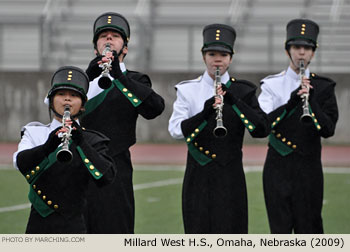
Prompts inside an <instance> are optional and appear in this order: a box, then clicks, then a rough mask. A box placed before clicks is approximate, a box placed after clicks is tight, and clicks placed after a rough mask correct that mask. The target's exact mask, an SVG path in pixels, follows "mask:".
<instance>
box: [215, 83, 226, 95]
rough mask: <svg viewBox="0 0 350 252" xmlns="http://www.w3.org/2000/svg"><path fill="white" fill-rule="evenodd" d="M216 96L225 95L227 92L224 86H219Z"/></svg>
mask: <svg viewBox="0 0 350 252" xmlns="http://www.w3.org/2000/svg"><path fill="white" fill-rule="evenodd" d="M216 94H218V95H225V94H226V91H224V89H223V86H222V85H218V86H217V88H216Z"/></svg>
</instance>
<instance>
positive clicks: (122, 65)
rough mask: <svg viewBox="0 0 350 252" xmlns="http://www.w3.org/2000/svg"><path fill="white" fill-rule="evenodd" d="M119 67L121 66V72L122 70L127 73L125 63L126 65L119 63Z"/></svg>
mask: <svg viewBox="0 0 350 252" xmlns="http://www.w3.org/2000/svg"><path fill="white" fill-rule="evenodd" d="M119 66H120V70H121V71H122V72H125V71H126V66H125V63H124V62H120V63H119Z"/></svg>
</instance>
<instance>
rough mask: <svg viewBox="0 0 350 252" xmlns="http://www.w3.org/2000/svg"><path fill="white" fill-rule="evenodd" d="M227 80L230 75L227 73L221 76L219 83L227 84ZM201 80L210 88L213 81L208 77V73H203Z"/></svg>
mask: <svg viewBox="0 0 350 252" xmlns="http://www.w3.org/2000/svg"><path fill="white" fill-rule="evenodd" d="M229 79H230V75H229V74H228V72H227V71H226V72H225V73H224V74H223V75H221V83H223V84H226V82H228V81H229ZM203 80H204V81H205V82H206V83H208V84H209V85H211V86H212V85H213V83H214V80H213V79H212V78H211V77H210V75H209V74H208V71H205V73H204V74H203Z"/></svg>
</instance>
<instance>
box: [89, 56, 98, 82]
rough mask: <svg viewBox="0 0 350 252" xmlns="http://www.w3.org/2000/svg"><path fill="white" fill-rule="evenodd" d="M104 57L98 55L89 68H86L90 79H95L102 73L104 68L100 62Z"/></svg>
mask: <svg viewBox="0 0 350 252" xmlns="http://www.w3.org/2000/svg"><path fill="white" fill-rule="evenodd" d="M101 59H102V56H97V57H96V58H94V59H93V60H92V61H91V62H90V63H89V66H88V68H87V69H86V71H85V72H86V74H87V75H88V76H89V80H90V81H93V80H94V79H96V78H97V77H98V76H100V75H101V73H102V68H101V67H100V66H99V63H98V62H100V61H101Z"/></svg>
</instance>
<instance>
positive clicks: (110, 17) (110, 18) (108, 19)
mask: <svg viewBox="0 0 350 252" xmlns="http://www.w3.org/2000/svg"><path fill="white" fill-rule="evenodd" d="M107 23H108V24H111V23H112V16H108V18H107Z"/></svg>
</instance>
